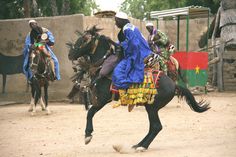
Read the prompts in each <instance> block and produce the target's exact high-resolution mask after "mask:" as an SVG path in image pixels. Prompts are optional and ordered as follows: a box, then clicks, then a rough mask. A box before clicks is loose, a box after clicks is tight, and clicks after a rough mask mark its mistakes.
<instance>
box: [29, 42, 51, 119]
mask: <svg viewBox="0 0 236 157" xmlns="http://www.w3.org/2000/svg"><path fill="white" fill-rule="evenodd" d="M51 64H52V61H51V59H50V53H49V52H48V51H47V50H46V48H45V46H44V44H41V45H40V46H35V47H33V48H31V52H30V59H29V68H30V70H31V72H32V75H33V76H32V78H31V83H30V85H31V94H32V99H31V103H30V108H29V111H30V112H31V111H32V113H31V114H32V115H34V114H35V113H36V104H37V102H38V100H39V99H40V98H41V107H42V110H46V112H47V114H50V113H51V112H50V110H49V108H48V86H49V80H51V81H52V80H54V74H53V71H52V65H51ZM41 87H44V102H45V104H44V102H43V100H42V97H41Z"/></svg>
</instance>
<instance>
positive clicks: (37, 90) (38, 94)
mask: <svg viewBox="0 0 236 157" xmlns="http://www.w3.org/2000/svg"><path fill="white" fill-rule="evenodd" d="M32 84H33V87H34V90H35V91H34V105H33V111H32V112H31V115H32V116H34V115H35V113H36V105H37V103H38V100H39V98H40V97H41V88H40V85H39V83H38V82H37V81H36V80H34V81H33V82H32Z"/></svg>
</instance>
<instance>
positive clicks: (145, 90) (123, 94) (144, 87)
mask: <svg viewBox="0 0 236 157" xmlns="http://www.w3.org/2000/svg"><path fill="white" fill-rule="evenodd" d="M119 94H120V103H119V104H115V105H113V108H115V107H118V106H120V105H122V106H128V110H129V112H130V111H132V109H133V107H134V106H135V105H136V106H139V105H146V104H153V102H154V98H155V95H156V94H157V89H156V88H155V85H154V81H153V76H152V70H147V71H145V75H144V81H143V83H140V84H137V83H136V84H132V85H131V86H130V88H129V89H128V90H124V89H119Z"/></svg>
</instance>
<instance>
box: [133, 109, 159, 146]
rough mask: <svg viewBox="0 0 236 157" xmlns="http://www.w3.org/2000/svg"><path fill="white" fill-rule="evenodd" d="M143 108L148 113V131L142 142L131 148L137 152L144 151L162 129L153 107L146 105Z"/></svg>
mask: <svg viewBox="0 0 236 157" xmlns="http://www.w3.org/2000/svg"><path fill="white" fill-rule="evenodd" d="M145 108H146V111H147V113H148V119H149V131H148V134H147V135H146V136H145V137H144V138H143V140H142V141H140V142H139V143H138V144H137V145H134V146H133V148H134V149H136V150H137V151H143V150H146V149H147V148H148V147H149V145H150V144H151V142H152V141H153V140H154V138H155V137H156V136H157V134H158V133H159V132H160V131H161V129H162V125H161V122H160V119H159V116H158V113H157V108H156V107H155V106H153V105H146V106H145Z"/></svg>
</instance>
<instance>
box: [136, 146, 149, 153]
mask: <svg viewBox="0 0 236 157" xmlns="http://www.w3.org/2000/svg"><path fill="white" fill-rule="evenodd" d="M146 150H147V148H144V147H137V148H136V149H135V152H145V151H146Z"/></svg>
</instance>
